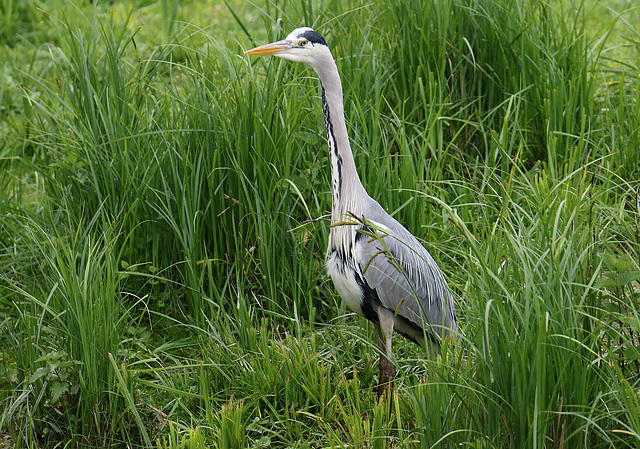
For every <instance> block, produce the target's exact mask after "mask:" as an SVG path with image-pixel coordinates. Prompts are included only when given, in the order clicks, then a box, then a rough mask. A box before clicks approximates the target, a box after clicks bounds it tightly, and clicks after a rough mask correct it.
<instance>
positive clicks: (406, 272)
mask: <svg viewBox="0 0 640 449" xmlns="http://www.w3.org/2000/svg"><path fill="white" fill-rule="evenodd" d="M385 215H386V213H385ZM383 218H385V223H380V222H376V221H370V222H368V223H366V222H365V226H363V227H361V228H360V231H359V233H360V234H359V236H358V238H357V239H356V245H355V246H356V247H355V248H354V249H355V250H356V253H357V258H356V260H357V261H358V263H359V264H360V269H361V271H362V275H363V277H364V279H365V281H366V282H367V284H368V285H369V287H370V288H372V289H374V290H375V291H376V293H377V295H378V298H379V299H380V302H381V304H382V305H383V306H384V307H386V308H388V309H390V310H392V311H393V312H394V313H395V314H396V315H399V316H401V317H403V318H405V319H406V320H408V321H410V322H411V323H412V324H413V325H415V326H417V327H418V329H425V330H427V332H428V334H430V335H431V336H435V335H437V336H438V338H437V339H436V340H439V339H441V338H444V337H448V336H450V335H451V334H453V335H454V336H457V323H456V317H455V307H454V304H453V297H452V295H451V292H450V291H449V287H448V286H447V283H446V281H445V279H444V275H443V274H442V271H440V268H438V266H437V264H436V262H435V260H434V259H433V257H431V254H429V252H428V251H427V250H426V249H425V248H424V247H423V246H422V244H421V243H420V242H419V241H418V240H417V239H416V238H415V237H414V236H413V235H412V234H411V233H410V232H409V231H407V230H406V229H405V228H404V227H403V226H402V225H401V224H400V223H398V222H397V221H396V220H395V219H393V218H392V217H391V216H389V215H386V216H385V217H383ZM365 220H366V217H365Z"/></svg>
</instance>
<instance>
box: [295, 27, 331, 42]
mask: <svg viewBox="0 0 640 449" xmlns="http://www.w3.org/2000/svg"><path fill="white" fill-rule="evenodd" d="M300 37H301V38H303V39H306V40H307V41H309V42H311V43H312V44H322V45H327V43H326V42H325V40H324V37H322V35H321V34H320V33H318V32H317V31H314V30H308V31H305V32H304V33H302V34H301V35H300Z"/></svg>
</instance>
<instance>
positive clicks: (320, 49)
mask: <svg viewBox="0 0 640 449" xmlns="http://www.w3.org/2000/svg"><path fill="white" fill-rule="evenodd" d="M244 54H245V55H273V56H277V57H279V58H284V59H288V60H290V61H298V62H304V63H306V64H309V65H310V66H312V67H313V68H314V69H316V71H317V69H318V68H319V67H320V66H321V65H322V64H323V63H324V61H326V58H327V56H328V57H329V58H331V53H330V52H329V47H327V43H326V42H325V40H324V38H323V37H322V35H321V34H320V33H318V32H317V31H315V30H313V29H311V28H306V27H304V28H297V29H295V30H293V31H292V32H291V33H289V35H288V36H287V37H286V39H283V40H281V41H278V42H273V43H271V44H267V45H262V46H260V47H256V48H252V49H251V50H247V51H245V52H244ZM331 59H332V58H331Z"/></svg>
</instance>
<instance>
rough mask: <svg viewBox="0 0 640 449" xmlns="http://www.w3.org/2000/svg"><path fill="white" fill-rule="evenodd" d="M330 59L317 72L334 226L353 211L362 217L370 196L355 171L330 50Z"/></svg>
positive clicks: (339, 83) (328, 54) (338, 78)
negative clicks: (327, 155)
mask: <svg viewBox="0 0 640 449" xmlns="http://www.w3.org/2000/svg"><path fill="white" fill-rule="evenodd" d="M327 56H328V57H326V58H324V61H322V62H323V63H322V65H320V66H318V67H314V69H315V70H316V72H317V73H318V78H319V80H320V87H321V89H322V109H323V112H324V123H325V126H326V128H327V143H328V144H329V155H330V159H331V196H332V203H331V223H332V224H334V223H337V222H341V221H344V220H345V215H346V214H348V213H350V212H352V213H354V214H357V215H360V214H361V213H362V211H361V210H360V209H361V206H362V204H361V203H359V202H358V200H361V201H362V200H364V199H366V198H368V195H367V193H366V191H365V190H364V187H363V186H362V182H361V181H360V177H359V176H358V173H357V171H356V164H355V161H354V159H353V153H352V152H351V146H350V145H349V136H348V135H347V125H346V123H345V120H344V103H343V97H342V83H341V82H340V75H339V74H338V68H337V67H336V63H335V61H334V60H333V57H332V56H331V53H330V52H329V51H328V50H327Z"/></svg>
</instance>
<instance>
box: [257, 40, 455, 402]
mask: <svg viewBox="0 0 640 449" xmlns="http://www.w3.org/2000/svg"><path fill="white" fill-rule="evenodd" d="M245 53H246V54H253V55H264V54H272V55H274V56H278V57H282V58H285V59H289V60H292V61H300V62H304V63H307V64H309V65H311V66H312V67H313V68H314V69H315V71H316V73H317V74H318V78H319V81H320V86H321V92H322V106H323V112H324V116H325V125H326V131H327V143H328V146H329V154H330V161H331V195H332V206H331V228H330V232H329V245H328V249H327V271H328V273H329V275H330V276H331V278H332V280H333V282H334V284H335V286H336V289H337V290H338V293H339V294H340V296H341V298H342V299H343V300H344V301H345V303H346V304H347V305H348V306H349V307H350V308H351V309H352V310H353V311H354V312H356V313H358V314H359V315H362V316H364V317H365V318H367V319H369V320H370V321H371V322H372V323H373V325H374V328H375V330H376V335H377V337H378V345H379V347H380V350H381V352H382V354H381V358H380V383H381V388H380V389H379V391H378V394H379V395H380V394H381V393H382V391H383V388H384V386H385V384H389V385H390V384H391V381H392V380H393V365H392V364H391V356H392V354H391V336H392V333H393V330H396V331H397V332H399V333H401V334H403V335H405V336H406V337H407V338H409V339H411V340H413V341H415V342H416V343H418V344H420V345H422V346H428V344H427V342H426V341H425V337H426V339H427V340H430V341H431V342H433V343H434V344H435V345H438V344H439V343H440V342H441V341H442V339H444V338H447V337H452V338H454V339H455V338H457V335H458V325H457V321H456V316H455V306H454V302H453V297H452V295H451V292H450V290H449V288H448V286H447V283H446V281H445V278H444V275H443V274H442V272H441V271H440V269H439V268H438V266H437V264H436V262H435V261H434V259H433V257H431V255H430V254H429V252H428V251H427V250H426V249H425V248H424V247H423V246H422V245H421V244H420V242H419V241H418V240H417V239H416V238H415V237H414V236H413V235H412V234H411V233H410V232H409V231H407V230H406V229H405V228H404V227H403V226H402V225H401V224H400V223H399V222H398V221H397V220H395V219H394V218H393V217H391V215H389V214H388V213H387V212H386V211H385V210H384V209H383V208H382V207H381V206H380V205H379V204H378V203H377V202H376V201H375V200H374V199H372V198H371V197H370V196H369V195H368V194H367V192H366V191H365V189H364V187H363V186H362V183H361V181H360V178H359V176H358V173H357V171H356V166H355V162H354V159H353V153H352V152H351V147H350V145H349V138H348V135H347V128H346V124H345V120H344V109H343V108H344V106H343V96H342V84H341V81H340V76H339V74H338V69H337V67H336V64H335V61H334V59H333V57H332V55H331V52H330V51H329V48H328V47H327V45H326V42H325V41H324V38H323V37H322V36H321V35H320V34H319V33H317V32H316V31H314V30H312V29H311V28H298V29H296V30H294V31H293V32H291V34H289V36H287V38H286V39H284V40H282V41H278V42H274V43H272V44H268V45H263V46H261V47H257V48H254V49H252V50H248V51H247V52H245Z"/></svg>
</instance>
